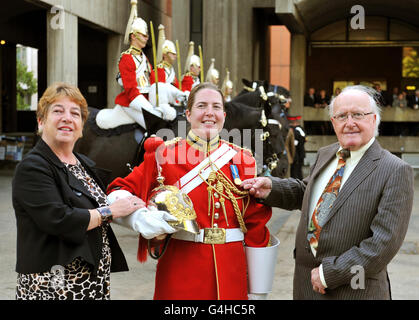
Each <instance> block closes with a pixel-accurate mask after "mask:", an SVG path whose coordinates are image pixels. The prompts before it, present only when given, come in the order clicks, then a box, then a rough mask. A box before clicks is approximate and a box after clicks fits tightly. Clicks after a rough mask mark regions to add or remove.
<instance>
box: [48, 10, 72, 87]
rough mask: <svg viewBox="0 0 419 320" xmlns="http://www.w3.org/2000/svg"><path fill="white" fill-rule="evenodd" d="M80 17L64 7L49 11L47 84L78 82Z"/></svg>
mask: <svg viewBox="0 0 419 320" xmlns="http://www.w3.org/2000/svg"><path fill="white" fill-rule="evenodd" d="M77 68H78V18H77V16H75V15H72V14H71V13H68V12H67V11H65V10H64V9H61V10H56V11H53V10H51V11H47V85H48V86H49V85H51V84H52V83H54V82H57V81H64V82H68V83H71V84H73V85H77V84H78V79H77V73H78V72H77V71H78V70H77Z"/></svg>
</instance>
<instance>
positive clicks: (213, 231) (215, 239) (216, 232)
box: [203, 228, 226, 244]
mask: <svg viewBox="0 0 419 320" xmlns="http://www.w3.org/2000/svg"><path fill="white" fill-rule="evenodd" d="M203 243H205V244H224V243H226V229H224V228H205V229H204V241H203Z"/></svg>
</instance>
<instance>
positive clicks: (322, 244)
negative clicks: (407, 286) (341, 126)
mask: <svg viewBox="0 0 419 320" xmlns="http://www.w3.org/2000/svg"><path fill="white" fill-rule="evenodd" d="M338 148H339V144H338V143H335V144H332V145H329V146H327V147H324V148H321V149H320V150H319V152H318V153H317V158H316V162H315V164H314V165H313V167H312V168H311V170H310V174H309V176H308V177H307V178H305V179H304V180H302V181H301V180H295V179H279V178H271V179H272V191H271V193H270V195H269V196H268V198H267V199H266V200H265V201H264V203H265V204H267V205H271V206H277V207H280V208H283V209H287V210H294V209H301V219H300V223H299V226H298V230H297V234H296V239H295V249H294V258H295V272H294V292H293V296H294V299H391V292H390V282H389V279H388V275H387V265H388V263H389V262H390V261H391V259H393V257H394V256H395V255H396V253H397V252H398V250H399V249H400V247H401V245H402V243H403V240H404V237H405V235H406V231H407V227H408V223H409V219H410V214H411V211H412V205H413V170H412V168H411V167H410V166H409V165H408V164H407V163H405V162H404V161H402V160H401V159H399V158H398V157H396V156H394V155H392V154H391V153H390V152H388V151H387V150H384V149H382V148H381V146H380V145H379V143H378V142H377V141H375V142H374V143H373V144H372V145H371V146H370V148H368V150H367V151H366V152H365V154H364V155H363V157H362V158H361V160H360V161H359V163H358V165H357V166H356V167H355V169H354V170H353V171H352V173H351V175H350V176H349V178H348V180H347V181H346V182H345V184H344V185H343V187H342V189H341V190H340V192H339V194H338V197H337V199H336V200H335V202H334V204H333V208H332V210H331V212H330V214H329V216H328V218H327V219H326V222H325V224H324V226H323V228H322V231H321V234H320V239H319V245H318V249H317V255H316V257H314V256H313V254H312V252H311V249H310V245H309V242H308V240H307V226H308V221H309V220H308V219H310V218H311V214H312V213H311V212H308V207H309V199H310V195H311V192H312V187H313V183H314V181H315V179H316V178H317V177H318V175H319V173H320V172H321V171H322V169H323V168H324V167H325V166H326V165H327V164H328V163H329V162H330V161H331V160H332V159H333V158H334V157H335V153H336V151H337V150H338ZM320 264H322V265H323V272H324V277H325V281H326V284H327V286H328V288H327V289H326V294H325V295H321V294H320V293H316V292H314V291H313V289H312V284H311V270H312V269H314V268H316V267H318V266H319V265H320Z"/></svg>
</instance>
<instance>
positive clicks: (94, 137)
mask: <svg viewBox="0 0 419 320" xmlns="http://www.w3.org/2000/svg"><path fill="white" fill-rule="evenodd" d="M246 95H247V99H244V100H245V101H246V100H247V101H250V102H251V103H256V105H254V107H251V106H249V105H247V103H246V104H245V103H236V102H227V103H226V105H225V107H226V114H227V116H226V121H225V125H224V127H225V129H224V131H223V132H222V134H221V137H222V138H225V139H226V140H230V141H231V142H233V143H236V144H239V145H242V143H243V141H244V142H247V141H249V140H252V141H254V143H253V144H250V145H246V146H247V147H248V148H250V149H251V150H252V151H253V152H254V155H255V157H256V159H257V160H258V164H259V168H258V169H259V173H261V170H262V168H263V167H264V166H265V167H266V168H269V167H270V170H271V171H272V172H271V174H272V175H276V176H282V171H283V160H282V161H281V159H282V158H283V157H282V154H283V150H284V142H283V139H282V136H281V135H280V134H279V129H278V126H277V125H271V124H265V125H262V123H265V122H264V121H265V120H266V121H267V119H266V116H265V114H266V113H268V114H269V113H270V109H271V107H270V105H269V103H267V101H265V100H264V99H263V98H262V97H261V95H260V94H259V93H258V92H256V91H255V92H253V93H249V94H246ZM89 111H90V114H89V119H88V121H87V122H86V124H85V126H84V129H83V138H82V139H80V140H79V141H78V142H77V144H76V146H75V151H77V152H80V153H83V154H85V155H86V156H88V157H89V158H91V159H92V160H93V161H95V162H96V165H97V166H98V167H100V168H103V169H106V170H108V171H109V181H112V180H113V179H115V178H116V177H124V176H126V175H127V174H128V173H129V172H130V168H132V167H134V166H136V165H138V164H140V163H141V162H142V160H143V153H144V150H143V143H144V140H145V138H146V137H148V136H150V135H151V134H157V135H158V136H160V137H162V138H163V139H164V140H167V139H171V138H173V137H177V136H180V137H183V138H185V136H186V134H187V132H188V131H189V123H188V122H187V121H186V117H185V114H184V112H178V116H177V118H176V119H175V120H174V121H171V122H166V121H163V120H161V119H159V118H157V117H155V116H153V115H151V114H149V113H147V112H144V117H145V122H146V125H147V128H148V132H147V133H145V132H144V130H143V129H142V128H141V127H140V126H139V125H137V124H130V125H125V126H121V127H118V128H115V129H112V130H102V129H100V128H98V127H97V125H96V120H95V118H96V115H97V113H98V111H99V110H98V109H94V108H89ZM264 119H265V120H264ZM267 123H268V122H267ZM233 129H236V130H237V131H235V130H233ZM249 131H250V136H251V139H243V138H245V137H248V136H249ZM237 132H239V135H240V138H241V140H240V141H239V140H238V138H237ZM267 132H268V133H267ZM256 134H257V135H258V136H256ZM258 139H259V140H260V139H264V140H263V141H262V140H260V144H261V145H262V147H260V144H259V149H258V148H257V147H258V142H259V140H258ZM258 150H263V158H262V157H261V156H260V152H257V151H258ZM255 151H256V152H257V153H258V154H255ZM278 159H279V160H278ZM265 171H266V170H265Z"/></svg>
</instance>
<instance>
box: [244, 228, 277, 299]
mask: <svg viewBox="0 0 419 320" xmlns="http://www.w3.org/2000/svg"><path fill="white" fill-rule="evenodd" d="M279 243H280V242H279V239H278V238H277V237H275V236H274V235H271V246H270V247H259V248H255V247H245V252H246V260H247V270H248V285H249V293H269V292H271V291H272V283H273V278H274V275H275V266H276V260H277V258H278V247H279Z"/></svg>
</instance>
